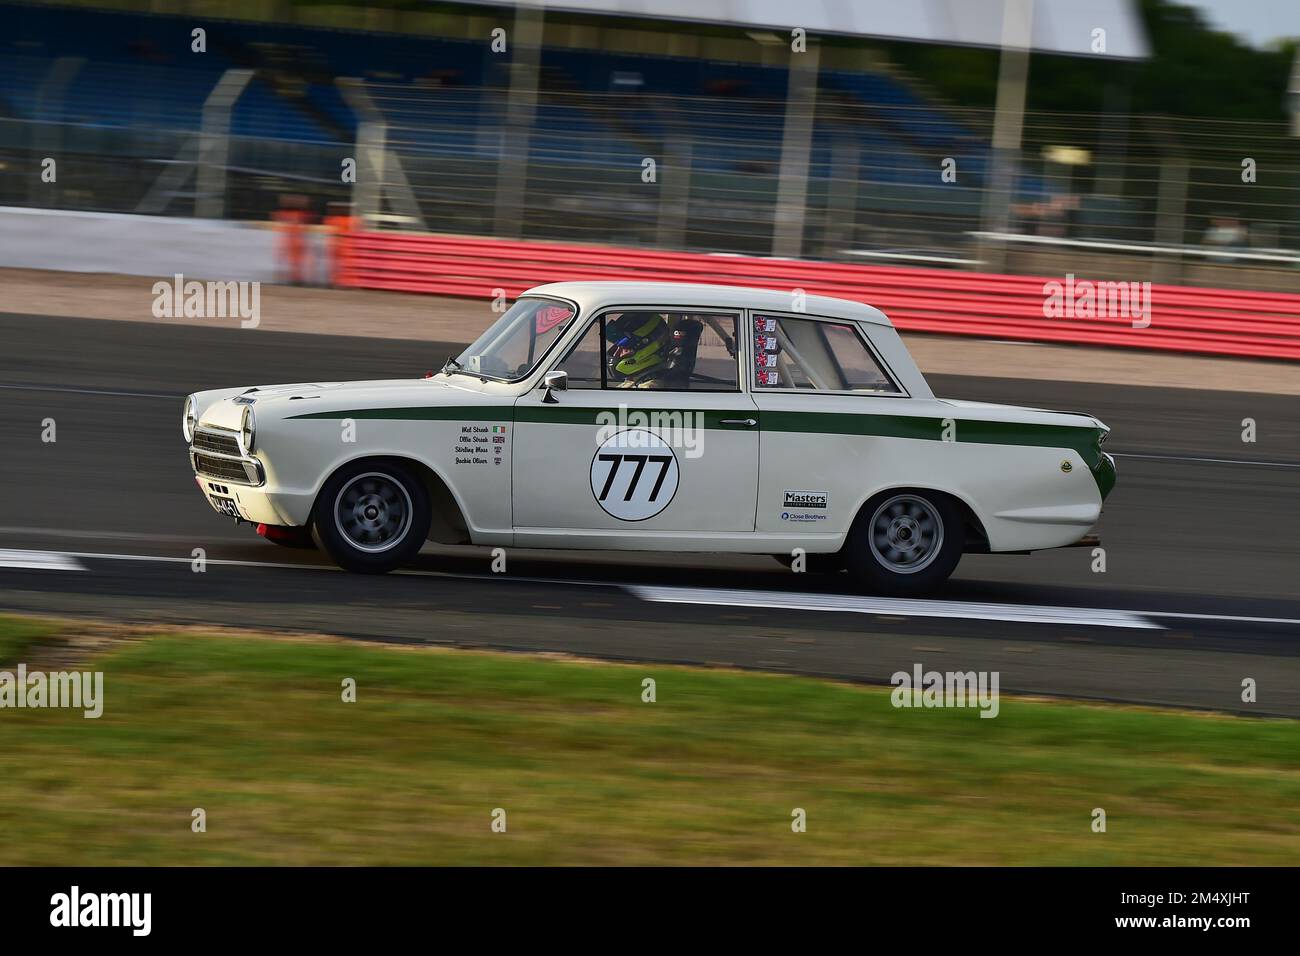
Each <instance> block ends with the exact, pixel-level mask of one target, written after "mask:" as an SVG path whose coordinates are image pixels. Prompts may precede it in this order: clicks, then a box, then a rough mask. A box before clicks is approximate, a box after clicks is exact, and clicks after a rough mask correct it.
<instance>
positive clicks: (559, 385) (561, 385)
mask: <svg viewBox="0 0 1300 956" xmlns="http://www.w3.org/2000/svg"><path fill="white" fill-rule="evenodd" d="M542 388H544V389H546V394H545V395H543V396H542V401H543V402H544V403H546V404H547V405H555V404H558V402H559V399H558V398H556V397H555V396H554V395H553V394H551V393H552V392H566V391H568V389H569V373H568V372H547V373H546V374H545V375H543V376H542Z"/></svg>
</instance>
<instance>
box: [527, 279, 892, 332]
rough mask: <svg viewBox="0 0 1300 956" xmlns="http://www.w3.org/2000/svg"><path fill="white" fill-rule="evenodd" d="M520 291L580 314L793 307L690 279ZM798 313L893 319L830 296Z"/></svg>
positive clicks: (789, 301)
mask: <svg viewBox="0 0 1300 956" xmlns="http://www.w3.org/2000/svg"><path fill="white" fill-rule="evenodd" d="M524 295H553V296H557V297H559V298H562V299H571V300H572V301H574V302H576V303H578V305H579V307H581V309H582V310H583V311H584V312H594V311H599V310H600V309H605V308H610V307H612V306H620V305H626V306H674V307H685V308H706V309H722V308H726V309H769V310H771V311H773V312H794V311H796V309H795V300H794V294H793V290H780V291H778V290H775V289H751V288H748V287H745V286H733V285H704V284H702V283H694V282H551V283H548V284H547V285H539V286H535V287H534V288H531V289H529V290H528V291H527V292H525V293H524ZM798 311H801V312H807V313H808V314H809V315H822V316H830V317H833V318H837V319H848V320H850V321H853V322H869V323H871V324H872V325H884V326H889V327H890V328H892V327H893V323H892V322H890V321H889V318H888V317H887V316H886V315H885V313H883V312H881V311H880V310H879V309H877V308H873V307H872V306H869V305H866V304H864V303H862V302H851V301H849V300H848V299H832V298H830V297H828V296H824V295H809V296H804V298H803V303H802V308H801V309H799V310H798Z"/></svg>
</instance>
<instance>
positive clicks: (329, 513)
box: [311, 461, 432, 574]
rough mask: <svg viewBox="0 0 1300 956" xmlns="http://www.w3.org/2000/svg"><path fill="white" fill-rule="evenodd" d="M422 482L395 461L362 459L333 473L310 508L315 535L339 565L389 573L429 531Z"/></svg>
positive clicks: (416, 548) (413, 552) (409, 556)
mask: <svg viewBox="0 0 1300 956" xmlns="http://www.w3.org/2000/svg"><path fill="white" fill-rule="evenodd" d="M431 520H432V510H431V507H430V504H429V493H428V491H427V490H426V489H425V487H424V482H422V481H420V480H419V479H418V478H417V477H416V476H415V475H413V474H412V473H411V471H410V469H408V468H406V467H405V466H403V465H401V464H399V463H398V462H393V461H359V462H354V463H352V464H350V465H345V466H344V467H342V468H340V469H339V470H338V471H336V472H335V473H334V474H333V475H331V476H330V478H329V480H328V481H326V482H325V486H324V487H323V488H322V489H321V492H320V494H319V495H318V496H317V497H316V504H315V506H314V507H313V508H312V517H311V535H312V539H313V540H314V541H315V542H316V545H317V547H319V548H320V549H321V550H322V551H323V552H325V554H327V555H328V556H329V557H330V559H331V560H332V561H333V562H334V563H335V564H337V565H338V566H339V567H341V568H343V569H345V570H347V571H355V572H357V573H359V574H386V573H387V572H389V571H392V570H394V569H395V568H399V567H401V566H402V565H404V564H406V563H408V562H409V561H410V560H411V559H412V558H414V557H415V556H416V554H418V553H419V551H420V546H421V545H423V544H424V539H425V537H426V536H427V535H428V533H429V523H430V521H431Z"/></svg>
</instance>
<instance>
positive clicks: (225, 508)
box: [208, 495, 239, 518]
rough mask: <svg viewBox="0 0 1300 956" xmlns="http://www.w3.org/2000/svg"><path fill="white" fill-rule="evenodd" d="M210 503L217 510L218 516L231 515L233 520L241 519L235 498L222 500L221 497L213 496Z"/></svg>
mask: <svg viewBox="0 0 1300 956" xmlns="http://www.w3.org/2000/svg"><path fill="white" fill-rule="evenodd" d="M208 501H210V502H212V507H213V508H214V509H216V512H217V514H220V515H229V516H230V517H232V518H238V517H239V508H238V506H236V504H235V499H234V498H222V497H220V496H219V495H213V496H212V497H210V498H209V499H208Z"/></svg>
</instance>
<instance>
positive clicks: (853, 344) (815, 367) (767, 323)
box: [754, 315, 899, 395]
mask: <svg viewBox="0 0 1300 956" xmlns="http://www.w3.org/2000/svg"><path fill="white" fill-rule="evenodd" d="M754 365H755V368H754V387H755V388H760V389H762V388H794V389H801V390H802V389H807V390H809V391H829V392H865V393H870V394H894V395H896V394H899V389H898V387H897V386H896V385H895V384H894V382H893V380H892V379H890V377H889V375H888V374H887V373H886V372H885V370H884V369H883V368H881V366H880V363H879V362H878V361H877V359H876V357H875V355H874V354H873V353H872V351H871V349H870V348H869V347H868V346H867V343H866V342H865V341H864V340H863V338H862V333H861V332H859V331H858V329H857V327H856V326H854V325H853V324H852V323H848V322H822V321H818V320H815V319H797V318H791V317H789V316H767V315H756V316H754Z"/></svg>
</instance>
